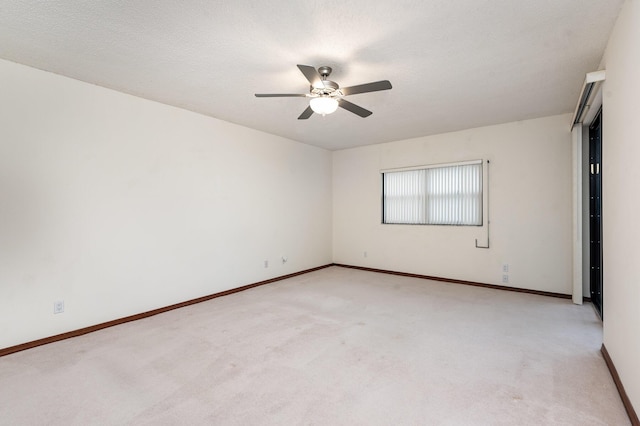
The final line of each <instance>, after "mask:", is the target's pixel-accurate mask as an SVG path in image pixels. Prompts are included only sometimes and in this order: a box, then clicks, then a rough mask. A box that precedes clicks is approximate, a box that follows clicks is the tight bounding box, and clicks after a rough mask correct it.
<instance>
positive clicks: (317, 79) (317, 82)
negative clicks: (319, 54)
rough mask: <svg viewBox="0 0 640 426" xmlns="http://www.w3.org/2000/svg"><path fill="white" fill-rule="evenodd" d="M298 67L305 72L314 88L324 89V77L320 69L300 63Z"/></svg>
mask: <svg viewBox="0 0 640 426" xmlns="http://www.w3.org/2000/svg"><path fill="white" fill-rule="evenodd" d="M298 69H300V71H301V72H302V74H304V76H305V77H306V78H307V80H309V83H311V86H313V88H314V89H324V83H323V82H322V77H321V76H320V74H318V71H317V70H316V69H315V68H314V67H311V66H309V65H298Z"/></svg>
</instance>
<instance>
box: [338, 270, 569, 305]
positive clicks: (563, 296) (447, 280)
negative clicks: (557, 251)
mask: <svg viewBox="0 0 640 426" xmlns="http://www.w3.org/2000/svg"><path fill="white" fill-rule="evenodd" d="M334 265H335V266H340V267H342V268H350V269H360V270H362V271H369V272H379V273H381V274H391V275H400V276H403V277H411V278H422V279H425V280H433V281H442V282H445V283H451V284H464V285H472V286H475V287H485V288H492V289H496V290H506V291H515V292H517V293H528V294H535V295H538V296H549V297H558V298H561V299H571V295H570V294H562V293H553V292H550V291H541V290H530V289H527V288H517V287H508V286H503V285H497V284H486V283H479V282H475V281H465V280H456V279H451V278H442V277H432V276H430V275H420V274H411V273H408V272H398V271H388V270H386V269H375V268H366V267H364V266H353V265H343V264H340V263H334Z"/></svg>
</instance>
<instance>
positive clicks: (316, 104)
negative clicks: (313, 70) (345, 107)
mask: <svg viewBox="0 0 640 426" xmlns="http://www.w3.org/2000/svg"><path fill="white" fill-rule="evenodd" d="M309 105H310V106H311V109H312V110H313V112H315V113H316V114H321V115H327V114H331V113H334V112H336V110H337V109H338V100H337V99H335V98H330V97H328V96H321V97H319V98H311V100H310V101H309Z"/></svg>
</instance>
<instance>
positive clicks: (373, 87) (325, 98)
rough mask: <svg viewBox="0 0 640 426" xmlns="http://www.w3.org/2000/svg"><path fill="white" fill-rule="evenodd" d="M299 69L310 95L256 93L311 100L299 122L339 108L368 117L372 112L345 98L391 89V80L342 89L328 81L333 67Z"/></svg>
mask: <svg viewBox="0 0 640 426" xmlns="http://www.w3.org/2000/svg"><path fill="white" fill-rule="evenodd" d="M298 68H299V69H300V71H301V72H302V74H304V76H305V77H306V78H307V80H309V83H310V84H311V87H310V89H309V93H305V94H302V93H301V94H296V93H273V94H269V93H266V94H265V93H256V97H258V98H288V97H306V98H311V100H310V101H309V106H308V107H307V109H305V110H304V111H303V112H302V114H300V117H298V120H306V119H307V118H309V117H311V115H312V114H313V113H314V112H315V113H317V114H321V115H323V116H324V115H325V114H331V113H332V112H335V110H336V109H338V107H340V108H344V109H346V110H347V111H351V112H352V113H354V114H356V115H359V116H360V117H363V118H364V117H368V116H370V115H371V114H373V113H372V112H371V111H369V110H367V109H364V108H362V107H360V106H358V105H356V104H353V103H351V102H349V101H347V100H345V99H344V96H349V95H355V94H358V93H367V92H377V91H379V90H388V89H391V83H390V82H389V80H381V81H375V82H373V83H366V84H359V85H357V86H351V87H343V88H340V86H339V85H338V83H336V82H335V81H331V80H327V77H329V75H331V71H332V70H331V67H327V66H322V67H320V68H318V70H316V69H315V68H314V67H312V66H309V65H298Z"/></svg>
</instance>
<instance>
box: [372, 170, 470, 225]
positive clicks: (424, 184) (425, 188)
mask: <svg viewBox="0 0 640 426" xmlns="http://www.w3.org/2000/svg"><path fill="white" fill-rule="evenodd" d="M382 194H383V196H382V204H383V207H382V214H383V217H382V223H391V224H419V225H475V226H480V225H482V161H481V160H478V161H469V162H465V163H456V164H448V165H439V166H424V167H420V168H412V169H404V170H392V171H386V172H383V173H382Z"/></svg>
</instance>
